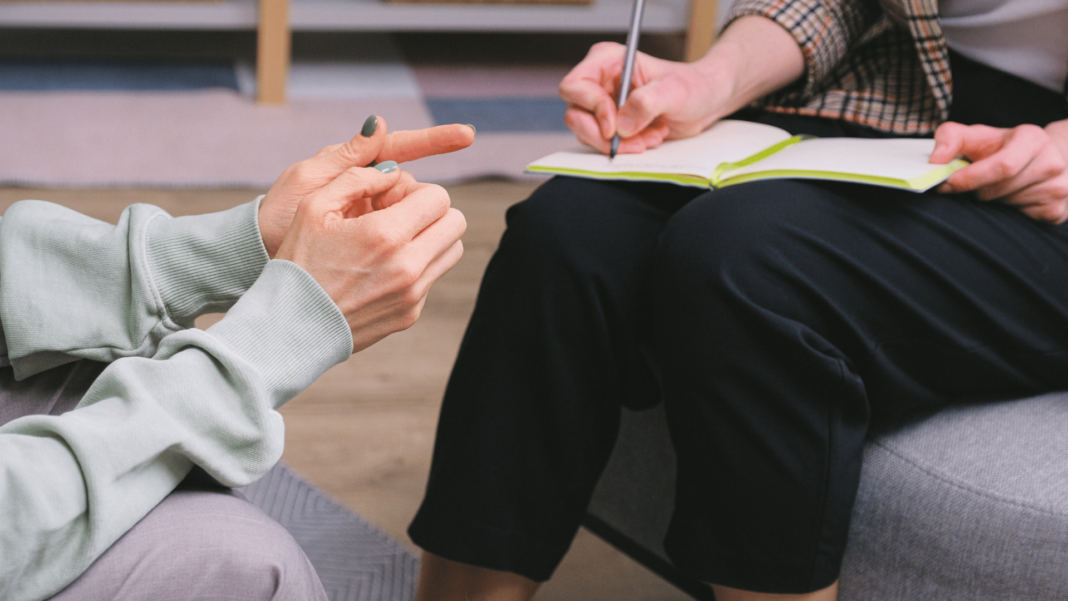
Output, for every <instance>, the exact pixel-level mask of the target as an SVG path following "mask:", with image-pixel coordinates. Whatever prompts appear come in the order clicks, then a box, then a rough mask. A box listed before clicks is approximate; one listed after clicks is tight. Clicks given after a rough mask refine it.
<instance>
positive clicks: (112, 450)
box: [0, 261, 352, 600]
mask: <svg viewBox="0 0 1068 601" xmlns="http://www.w3.org/2000/svg"><path fill="white" fill-rule="evenodd" d="M351 350H352V340H351V334H350V332H349V328H348V325H347V324H346V322H345V318H344V316H343V315H342V314H341V313H340V311H339V310H338V309H337V307H336V305H334V303H333V301H332V300H331V299H330V297H329V295H327V294H326V292H325V291H323V289H322V288H321V287H320V286H319V285H318V284H317V283H316V282H315V281H314V280H313V279H312V278H311V276H309V275H308V274H307V273H306V272H304V271H303V270H301V269H300V268H299V267H297V266H296V265H294V264H292V263H288V262H284V261H276V262H272V263H271V264H270V265H268V267H267V268H265V269H264V270H263V276H262V277H261V278H260V279H259V280H258V281H257V282H256V284H255V285H254V286H253V287H252V288H251V289H250V290H249V291H248V292H247V293H246V295H245V296H244V297H243V298H242V299H241V300H240V301H239V302H238V303H237V304H236V305H234V307H233V308H232V309H231V310H230V312H229V313H228V314H227V316H226V317H225V318H223V320H221V321H220V322H219V323H217V324H216V325H214V326H212V327H211V328H209V329H208V330H207V331H201V330H196V329H189V330H184V331H181V332H178V333H176V334H173V335H170V336H168V337H166V338H165V339H164V340H163V341H162V342H161V344H160V346H159V350H158V352H157V353H156V354H155V356H153V357H152V358H151V359H148V358H125V359H121V360H118V361H115V362H113V363H112V364H111V365H110V366H108V368H107V369H106V370H105V371H104V372H103V374H101V376H100V377H99V378H98V379H97V381H96V382H94V384H93V386H92V387H91V388H90V389H89V391H88V392H87V393H86V395H85V397H84V398H83V400H82V402H81V403H80V404H79V405H78V407H77V408H76V409H75V410H74V411H71V412H68V413H66V414H64V415H62V416H58V417H52V416H30V417H25V418H21V419H17V420H14V421H12V422H10V423H8V424H7V425H5V426H3V427H2V428H0V508H2V510H0V557H3V561H0V598H4V599H15V600H22V599H43V598H47V597H48V596H50V595H52V594H54V593H55V592H56V591H58V590H59V589H60V588H62V587H63V586H65V585H66V584H67V583H69V582H70V581H71V580H73V578H75V577H77V575H78V574H80V573H81V572H82V571H84V569H85V568H87V567H88V566H89V565H90V564H91V563H92V561H93V560H95V558H96V557H98V556H99V555H100V553H102V552H103V551H104V550H106V549H107V548H108V547H109V546H110V545H111V544H112V543H113V542H114V541H115V540H117V539H118V537H119V536H121V535H122V534H123V533H125V532H126V530H128V529H129V528H130V527H131V526H133V524H135V523H136V522H137V521H138V520H139V519H141V518H142V517H143V516H144V515H145V514H147V512H148V511H150V510H151V509H152V507H154V506H155V505H156V504H157V503H158V502H159V501H160V500H161V499H162V498H163V497H164V496H166V495H167V494H168V493H170V491H171V490H173V488H174V487H175V486H176V485H177V483H178V482H180V481H181V479H182V478H183V477H184V476H185V474H186V473H187V472H188V470H189V469H190V467H191V466H192V465H194V464H195V465H199V466H201V467H202V468H204V469H205V470H206V471H207V472H208V473H209V474H211V475H212V476H213V477H214V478H215V479H217V480H219V481H220V482H222V483H223V484H227V485H231V486H238V485H244V484H248V483H249V482H251V481H253V480H255V479H257V478H259V477H260V476H261V475H262V474H263V473H264V472H265V471H266V470H267V469H269V468H270V467H271V466H272V465H273V464H274V463H275V462H276V461H277V460H278V457H279V456H280V455H281V451H282V443H283V425H282V419H281V417H280V416H279V414H278V413H277V412H276V411H275V409H277V408H278V407H279V406H281V405H282V404H283V403H284V402H286V401H287V400H289V399H290V398H292V397H293V396H294V395H296V394H297V393H298V392H299V391H301V390H303V389H304V388H305V387H306V386H307V385H309V384H310V383H311V382H312V381H314V380H315V378H316V377H318V376H319V375H320V374H321V373H322V372H323V371H325V370H326V369H328V368H329V367H331V366H333V365H334V364H336V363H338V362H340V361H342V360H344V359H345V358H347V357H348V356H349V354H350V353H351Z"/></svg>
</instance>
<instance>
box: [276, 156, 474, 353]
mask: <svg viewBox="0 0 1068 601" xmlns="http://www.w3.org/2000/svg"><path fill="white" fill-rule="evenodd" d="M449 204H450V203H449V195H448V193H447V192H445V190H444V189H443V188H441V187H440V186H435V185H431V184H423V183H419V182H416V181H414V180H413V179H412V178H411V177H410V176H406V174H403V173H402V172H401V171H399V170H397V171H394V172H392V173H389V174H383V173H380V172H379V171H378V170H376V169H373V168H359V167H352V168H349V169H347V170H345V171H344V172H342V173H341V174H340V175H338V176H337V177H336V178H334V180H333V181H331V182H330V183H328V184H326V185H325V186H323V187H321V188H320V189H318V190H316V191H314V192H312V193H311V194H309V195H308V196H307V197H306V198H304V199H303V200H302V201H301V202H300V204H299V206H298V207H297V209H296V215H295V217H294V219H293V224H292V227H290V228H289V231H288V232H287V234H286V235H285V238H284V239H283V240H282V243H281V245H280V247H279V249H278V253H277V255H276V258H278V259H284V260H287V261H292V262H294V263H296V264H297V265H300V266H301V267H302V268H304V270H305V271H307V272H308V273H309V274H311V276H312V277H313V278H315V280H316V281H317V282H319V284H320V285H321V286H322V287H323V289H324V290H326V292H327V294H329V295H330V298H331V299H333V300H334V302H335V303H336V304H337V306H338V308H339V309H341V312H342V313H343V314H344V315H345V319H346V320H347V321H348V324H349V328H350V329H351V331H352V344H353V352H357V351H360V350H362V349H365V348H367V347H368V346H371V345H372V344H374V343H375V342H377V341H379V340H381V339H382V338H385V337H386V336H388V335H389V334H392V333H393V332H397V331H400V330H404V329H407V328H408V327H411V326H412V324H414V323H415V322H416V320H417V319H418V318H419V314H420V312H421V311H422V308H423V305H424V303H425V302H426V295H427V292H429V290H430V285H431V284H433V283H434V281H436V280H437V279H438V278H439V277H441V276H442V275H443V274H445V272H447V271H448V270H449V269H451V268H452V267H453V266H454V265H455V264H456V263H457V261H459V260H460V256H461V255H462V254H463V244H462V243H461V242H460V237H461V236H463V234H464V231H465V230H466V228H467V222H466V221H465V220H464V217H463V215H462V214H461V213H460V212H459V211H457V210H456V209H453V208H450V206H449ZM367 205H374V208H375V210H371V211H364V210H361V209H357V210H355V211H353V207H354V206H367ZM354 214H355V215H356V216H351V215H354Z"/></svg>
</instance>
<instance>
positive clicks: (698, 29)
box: [683, 0, 717, 63]
mask: <svg viewBox="0 0 1068 601" xmlns="http://www.w3.org/2000/svg"><path fill="white" fill-rule="evenodd" d="M716 10H717V7H716V0H690V25H689V27H688V28H687V29H686V50H685V54H684V59H683V60H685V61H686V62H688V63H692V62H694V61H695V60H697V59H699V58H701V57H702V56H704V55H705V53H706V52H708V49H709V48H711V47H712V42H713V41H714V40H715V39H716V23H717V19H716V17H717V15H716Z"/></svg>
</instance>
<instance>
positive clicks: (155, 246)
mask: <svg viewBox="0 0 1068 601" xmlns="http://www.w3.org/2000/svg"><path fill="white" fill-rule="evenodd" d="M260 198H262V197H260ZM259 200H260V199H259V198H257V199H256V200H255V201H253V202H250V203H247V204H243V205H241V206H238V207H234V208H233V209H230V210H227V211H222V212H220V213H209V214H207V215H194V216H189V217H177V218H174V219H167V218H163V217H158V218H156V219H153V220H152V222H151V223H150V224H149V225H148V231H147V236H146V238H147V240H146V246H147V256H148V265H149V269H150V270H151V272H152V279H153V282H154V283H155V285H156V288H157V289H158V290H159V294H160V297H161V298H162V299H163V304H164V306H166V308H167V313H168V316H169V317H170V319H171V320H172V321H174V322H175V323H177V324H180V325H182V326H190V325H192V323H193V319H195V318H196V317H197V316H198V315H202V314H204V313H212V312H223V311H226V310H228V309H229V308H230V306H231V305H233V303H234V302H235V301H237V299H238V298H239V297H240V296H241V295H242V294H244V293H245V291H246V290H248V289H249V287H250V286H252V284H253V282H255V281H256V278H257V277H258V276H259V275H260V272H261V271H262V270H263V266H264V265H265V264H266V263H267V261H268V257H267V251H266V249H264V247H263V239H262V237H261V236H260V228H259V221H258V219H257V214H258V211H259V206H260V203H259Z"/></svg>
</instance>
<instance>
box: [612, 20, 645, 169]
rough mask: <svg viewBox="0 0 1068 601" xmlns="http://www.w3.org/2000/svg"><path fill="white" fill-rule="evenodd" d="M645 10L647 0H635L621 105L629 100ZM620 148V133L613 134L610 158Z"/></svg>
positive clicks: (625, 60)
mask: <svg viewBox="0 0 1068 601" xmlns="http://www.w3.org/2000/svg"><path fill="white" fill-rule="evenodd" d="M644 11H645V0H634V12H633V13H632V14H631V15H630V32H629V33H628V34H627V56H626V58H624V59H623V81H622V82H620V85H621V87H620V90H619V106H618V108H623V104H624V103H625V102H626V101H627V94H629V93H630V76H631V74H633V73H634V54H635V53H636V52H637V51H638V36H640V35H641V31H642V12H644ZM617 150H619V134H618V133H617V134H616V135H614V136H612V153H611V154H610V155H609V158H611V159H614V158H616V151H617Z"/></svg>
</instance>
